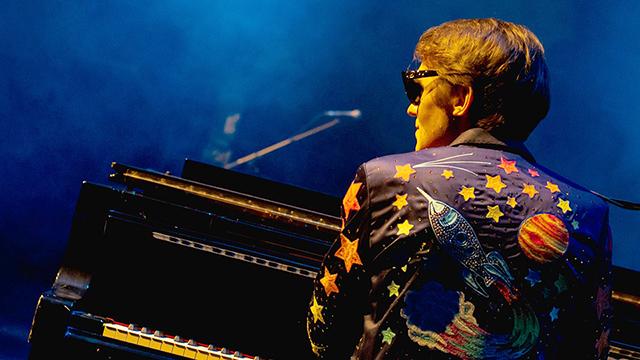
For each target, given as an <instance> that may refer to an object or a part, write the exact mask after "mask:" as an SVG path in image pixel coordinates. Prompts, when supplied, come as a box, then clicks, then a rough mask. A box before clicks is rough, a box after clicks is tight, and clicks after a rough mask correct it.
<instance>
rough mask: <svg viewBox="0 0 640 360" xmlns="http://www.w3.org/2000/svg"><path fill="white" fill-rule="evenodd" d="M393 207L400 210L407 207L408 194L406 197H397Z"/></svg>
mask: <svg viewBox="0 0 640 360" xmlns="http://www.w3.org/2000/svg"><path fill="white" fill-rule="evenodd" d="M392 205H393V206H395V207H397V208H398V210H400V209H402V208H403V207H405V206H407V194H404V195H396V201H394V202H393V204H392Z"/></svg>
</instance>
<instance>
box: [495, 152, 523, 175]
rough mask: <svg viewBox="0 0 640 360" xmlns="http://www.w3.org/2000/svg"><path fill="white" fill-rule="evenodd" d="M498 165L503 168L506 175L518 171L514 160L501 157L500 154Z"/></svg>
mask: <svg viewBox="0 0 640 360" xmlns="http://www.w3.org/2000/svg"><path fill="white" fill-rule="evenodd" d="M498 167H499V168H502V169H504V172H506V173H507V175H509V174H511V173H512V172H519V171H518V169H517V168H516V162H515V160H513V161H511V160H509V159H505V158H503V157H502V156H501V157H500V165H498Z"/></svg>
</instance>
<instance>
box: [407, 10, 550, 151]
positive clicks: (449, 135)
mask: <svg viewBox="0 0 640 360" xmlns="http://www.w3.org/2000/svg"><path fill="white" fill-rule="evenodd" d="M415 57H416V59H417V60H420V62H421V65H420V70H434V71H435V72H436V73H437V76H426V77H420V78H416V79H415V80H413V81H415V82H416V83H418V84H419V85H420V86H421V88H422V89H423V91H422V94H421V96H420V98H419V100H416V101H415V102H416V103H417V104H415V103H414V104H411V105H410V106H409V108H408V109H407V113H408V114H409V115H411V116H415V117H416V118H417V119H416V126H417V128H418V129H417V131H416V138H417V141H418V143H417V144H416V150H419V149H422V148H425V147H431V146H442V145H448V144H449V143H450V141H451V140H453V139H455V137H456V136H457V135H459V133H460V132H461V131H464V130H466V129H467V128H469V127H480V128H483V129H485V130H487V131H489V132H491V133H492V134H493V135H494V136H496V137H498V138H500V139H502V140H525V139H526V138H527V137H528V136H529V134H530V133H531V131H532V130H533V129H534V128H535V127H536V125H537V124H538V122H539V121H540V120H541V119H542V118H544V116H545V115H546V114H547V112H548V110H549V83H548V70H547V65H546V63H545V60H544V48H543V47H542V44H541V43H540V41H539V40H538V38H537V37H536V36H535V35H534V34H533V33H532V32H531V31H529V30H528V29H527V28H526V27H524V26H522V25H517V24H513V23H510V22H506V21H501V20H497V19H461V20H454V21H449V22H446V23H444V24H441V25H439V26H436V27H432V28H430V29H428V30H427V31H426V32H425V33H424V34H422V36H421V37H420V40H419V41H418V44H417V45H416V51H415Z"/></svg>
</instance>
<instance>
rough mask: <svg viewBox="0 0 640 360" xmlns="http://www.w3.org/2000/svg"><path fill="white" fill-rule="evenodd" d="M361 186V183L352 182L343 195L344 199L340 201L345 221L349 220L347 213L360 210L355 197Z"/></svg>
mask: <svg viewBox="0 0 640 360" xmlns="http://www.w3.org/2000/svg"><path fill="white" fill-rule="evenodd" d="M361 186H362V183H354V182H352V183H351V185H350V186H349V189H348V190H347V193H346V194H345V195H344V198H343V199H342V208H343V209H344V217H345V219H348V218H349V212H350V211H351V210H354V211H358V210H360V204H359V203H358V199H357V198H356V195H358V190H360V187H361Z"/></svg>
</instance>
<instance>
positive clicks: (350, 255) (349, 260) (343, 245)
mask: <svg viewBox="0 0 640 360" xmlns="http://www.w3.org/2000/svg"><path fill="white" fill-rule="evenodd" d="M335 257H337V258H340V259H342V260H343V261H344V267H345V268H347V273H348V272H349V271H351V266H353V264H358V265H362V261H361V260H360V256H359V255H358V239H356V240H354V241H350V240H349V239H348V238H347V237H346V236H344V235H342V234H340V248H339V249H338V250H337V251H336V253H335Z"/></svg>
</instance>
